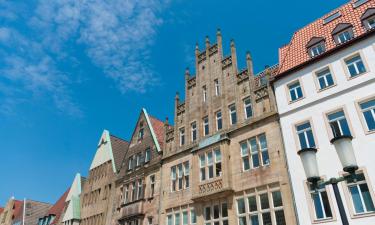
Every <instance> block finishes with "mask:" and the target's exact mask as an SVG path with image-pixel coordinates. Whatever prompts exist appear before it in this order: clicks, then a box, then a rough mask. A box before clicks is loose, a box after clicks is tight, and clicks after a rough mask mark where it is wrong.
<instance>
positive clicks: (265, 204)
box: [259, 193, 270, 209]
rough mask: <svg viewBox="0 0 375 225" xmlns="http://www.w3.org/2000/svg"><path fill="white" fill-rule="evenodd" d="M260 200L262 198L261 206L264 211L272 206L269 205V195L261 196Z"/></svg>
mask: <svg viewBox="0 0 375 225" xmlns="http://www.w3.org/2000/svg"><path fill="white" fill-rule="evenodd" d="M259 198H260V206H261V208H262V209H268V208H270V204H269V201H268V193H264V194H261V195H259Z"/></svg>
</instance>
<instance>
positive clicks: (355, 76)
mask: <svg viewBox="0 0 375 225" xmlns="http://www.w3.org/2000/svg"><path fill="white" fill-rule="evenodd" d="M369 72H370V71H366V72H363V73H359V74H356V75H354V76H351V75H350V74H349V72H348V77H347V80H348V81H350V80H353V79H355V78H358V77H361V76H364V75H365V74H368V73H369Z"/></svg>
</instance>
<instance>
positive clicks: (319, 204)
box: [311, 192, 324, 219]
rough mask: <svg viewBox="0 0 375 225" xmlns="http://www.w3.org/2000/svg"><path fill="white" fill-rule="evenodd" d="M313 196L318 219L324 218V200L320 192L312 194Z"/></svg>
mask: <svg viewBox="0 0 375 225" xmlns="http://www.w3.org/2000/svg"><path fill="white" fill-rule="evenodd" d="M311 198H312V200H313V203H314V208H315V216H316V218H317V219H322V218H324V213H323V208H322V202H321V201H320V197H319V192H314V193H312V194H311Z"/></svg>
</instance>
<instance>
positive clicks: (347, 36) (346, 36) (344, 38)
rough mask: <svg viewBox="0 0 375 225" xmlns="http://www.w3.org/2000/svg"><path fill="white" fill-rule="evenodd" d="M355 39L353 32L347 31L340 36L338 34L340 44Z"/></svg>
mask: <svg viewBox="0 0 375 225" xmlns="http://www.w3.org/2000/svg"><path fill="white" fill-rule="evenodd" d="M352 38H353V34H352V32H351V30H345V31H343V32H341V33H339V34H337V42H338V44H342V43H345V42H347V41H349V40H350V39H352Z"/></svg>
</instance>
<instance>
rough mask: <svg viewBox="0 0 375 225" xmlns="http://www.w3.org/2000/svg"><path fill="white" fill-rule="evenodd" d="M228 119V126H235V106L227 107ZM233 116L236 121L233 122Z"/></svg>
mask: <svg viewBox="0 0 375 225" xmlns="http://www.w3.org/2000/svg"><path fill="white" fill-rule="evenodd" d="M228 108H229V119H230V121H229V122H230V125H235V124H236V123H237V122H238V121H237V120H238V118H237V109H236V104H231V105H229V107H228ZM233 114H234V115H235V118H236V121H233Z"/></svg>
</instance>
